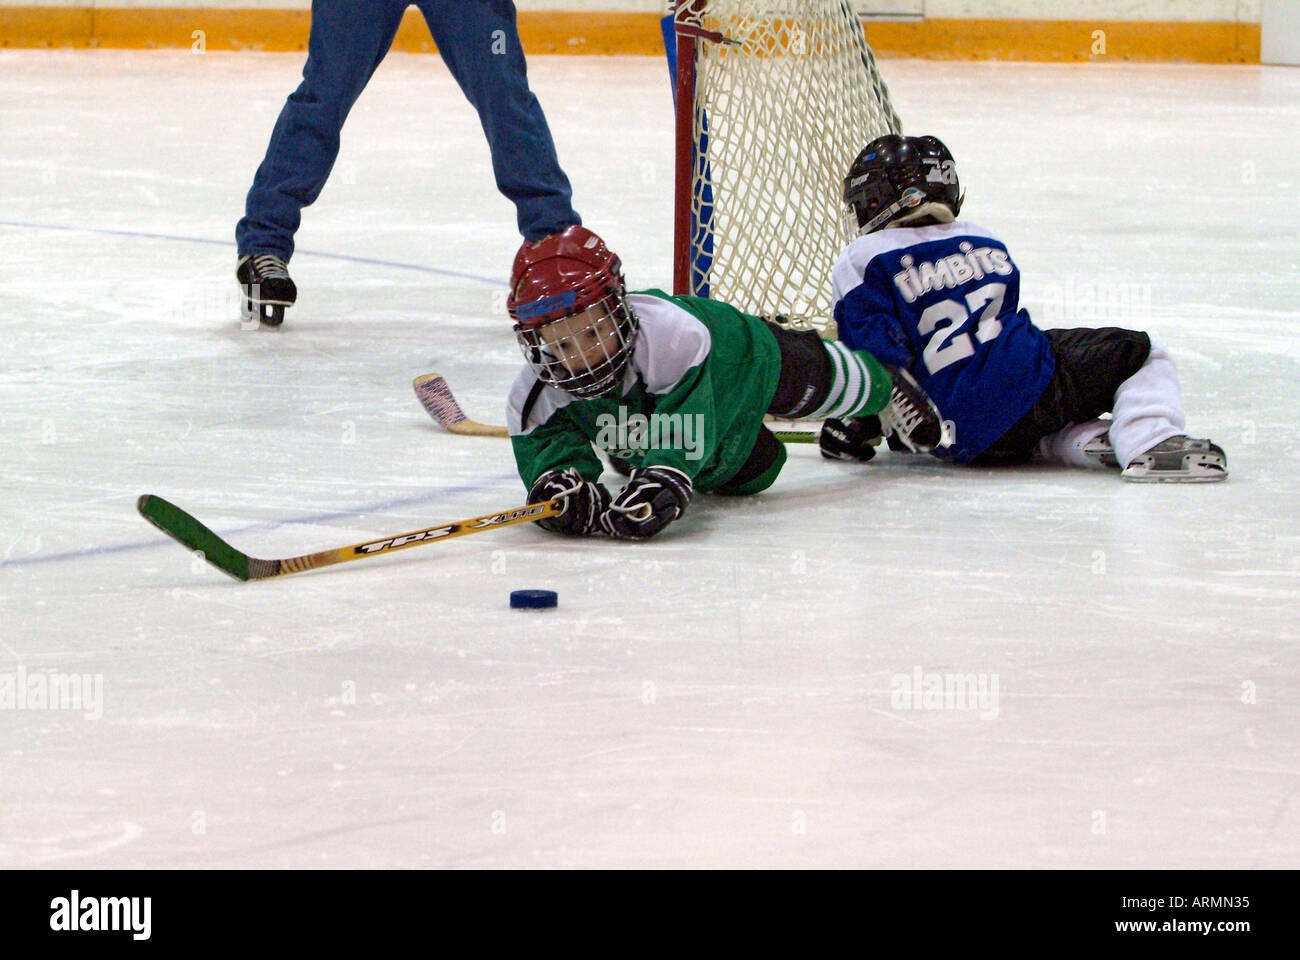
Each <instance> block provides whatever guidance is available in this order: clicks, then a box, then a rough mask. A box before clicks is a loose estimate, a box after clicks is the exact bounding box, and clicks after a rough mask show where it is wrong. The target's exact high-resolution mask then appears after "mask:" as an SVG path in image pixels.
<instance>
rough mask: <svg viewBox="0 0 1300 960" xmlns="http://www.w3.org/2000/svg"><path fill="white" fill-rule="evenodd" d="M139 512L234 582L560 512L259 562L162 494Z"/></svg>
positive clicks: (491, 516) (484, 519)
mask: <svg viewBox="0 0 1300 960" xmlns="http://www.w3.org/2000/svg"><path fill="white" fill-rule="evenodd" d="M135 506H136V509H137V510H139V511H140V516H142V517H144V518H145V519H146V520H148V521H149V522H150V523H152V524H153V525H154V526H155V527H157V528H158V529H159V530H161V531H162V532H163V533H165V534H167V536H169V537H171V538H172V539H173V540H175V541H176V542H177V543H179V544H180V545H181V546H183V547H186V548H187V549H189V550H190V551H191V552H197V553H198V554H199V555H201V556H202V557H203V559H204V560H206V561H207V562H208V563H210V564H212V565H213V566H214V567H216V568H217V569H218V570H220V571H221V572H222V573H224V574H226V575H227V576H231V577H234V578H235V579H236V580H244V581H248V580H266V579H268V578H270V577H283V576H286V575H288V574H290V573H301V572H302V571H304V570H315V569H316V568H317V567H328V566H330V565H331V564H335V563H347V562H348V561H349V560H364V559H365V558H366V557H378V556H383V555H385V554H389V553H392V552H393V551H394V550H405V549H406V548H407V547H419V546H422V545H424V544H426V543H439V542H441V541H443V540H450V539H452V538H453V537H464V536H468V535H469V534H472V533H482V532H483V531H484V530H495V529H497V528H498V527H509V526H513V525H514V524H516V523H527V522H528V521H531V520H542V519H545V518H546V517H554V516H556V515H558V514H560V513H562V512H563V510H564V503H563V501H562V500H548V501H546V502H544V503H530V504H527V505H526V506H522V507H515V508H513V509H511V510H504V511H502V512H500V513H487V514H484V515H483V516H481V517H470V518H469V519H468V520H456V521H454V522H452V523H444V524H440V525H439V526H436V527H426V528H425V529H423V530H412V531H410V532H409V533H399V534H397V535H396V536H392V537H384V538H382V539H379V540H367V541H366V542H364V543H354V544H352V545H351V546H347V547H335V548H333V549H331V550H321V551H320V552H318V553H307V554H303V555H302V556H300V557H286V558H285V559H283V560H261V559H258V558H257V557H250V556H249V555H248V554H246V553H241V552H240V551H238V550H236V549H235V548H234V547H232V546H231V545H230V544H228V543H226V541H225V540H222V539H221V538H220V537H219V536H217V535H216V534H215V533H213V532H212V531H211V530H209V529H208V528H207V527H206V526H204V525H203V524H202V523H200V522H199V521H198V520H196V519H194V517H192V516H190V515H189V514H188V513H186V512H185V511H184V510H182V509H181V508H180V507H178V506H176V505H175V504H172V503H169V502H168V501H166V500H164V499H163V498H162V497H155V496H154V495H153V494H150V493H146V494H144V495H143V496H142V497H140V498H139V499H138V500H137V501H136V503H135Z"/></svg>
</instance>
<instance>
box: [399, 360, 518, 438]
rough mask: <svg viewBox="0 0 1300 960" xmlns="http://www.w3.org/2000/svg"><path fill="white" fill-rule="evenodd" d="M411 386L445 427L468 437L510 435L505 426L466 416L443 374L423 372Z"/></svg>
mask: <svg viewBox="0 0 1300 960" xmlns="http://www.w3.org/2000/svg"><path fill="white" fill-rule="evenodd" d="M411 386H413V387H415V395H416V396H417V397H419V398H420V404H421V405H422V406H423V407H424V409H425V410H426V411H428V414H429V416H431V417H433V419H435V420H437V421H438V422H439V423H440V424H442V426H443V428H444V429H446V430H450V431H451V432H452V433H459V434H461V435H462V436H466V437H508V436H510V431H509V430H507V429H506V428H505V427H498V426H493V425H491V424H487V423H479V422H477V421H475V420H471V419H470V418H469V417H467V416H465V411H464V410H462V409H461V408H460V404H459V403H457V402H456V398H455V397H453V396H452V395H451V387H449V386H447V381H446V380H444V379H443V378H442V374H438V373H426V374H423V375H421V376H418V377H416V378H415V380H414V381H412V383H411Z"/></svg>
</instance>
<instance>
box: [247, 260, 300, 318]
mask: <svg viewBox="0 0 1300 960" xmlns="http://www.w3.org/2000/svg"><path fill="white" fill-rule="evenodd" d="M235 277H236V279H238V280H239V286H240V289H241V290H242V291H243V295H244V296H243V301H242V302H241V304H240V311H239V313H240V320H241V321H242V322H244V323H252V322H253V321H254V320H258V321H260V322H262V323H264V324H266V325H267V326H268V327H278V326H279V325H280V324H282V323H284V308H285V307H291V306H293V304H294V301H295V300H297V299H298V288H297V287H296V286H295V285H294V282H293V280H291V279H290V278H289V267H288V265H287V264H286V263H285V262H284V261H283V260H282V259H280V258H279V257H278V256H276V255H275V254H273V253H258V254H254V255H252V256H246V257H240V258H239V263H238V264H237V266H236V267H235Z"/></svg>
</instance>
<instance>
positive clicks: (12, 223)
mask: <svg viewBox="0 0 1300 960" xmlns="http://www.w3.org/2000/svg"><path fill="white" fill-rule="evenodd" d="M0 227H23V228H25V229H28V230H66V231H68V232H70V233H98V234H104V235H106V236H111V237H140V238H142V239H145V240H174V241H176V242H178V243H206V244H209V245H211V246H218V247H233V246H234V243H232V242H230V241H228V240H208V239H206V238H204V237H182V236H180V235H178V234H174V233H146V232H144V231H141V230H109V229H106V228H103V227H68V226H63V225H62V224H57V223H27V222H25V221H22V220H0ZM294 256H302V257H320V258H322V259H324V260H346V261H347V262H349V263H372V264H375V265H377V266H381V267H393V268H395V269H397V270H416V271H418V272H420V273H432V274H436V275H438V276H440V277H455V278H457V279H459V280H473V281H474V282H475V283H486V284H490V285H492V286H494V287H502V286H505V284H504V283H503V282H502V280H501V278H500V277H480V276H478V275H477V274H473V273H461V272H460V271H459V270H441V269H439V268H437V267H426V266H425V265H424V264H422V263H402V262H401V261H398V260H377V259H375V258H374V257H354V256H352V255H350V254H346V253H325V252H323V251H318V250H297V251H295V253H294Z"/></svg>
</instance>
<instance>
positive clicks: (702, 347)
mask: <svg viewBox="0 0 1300 960" xmlns="http://www.w3.org/2000/svg"><path fill="white" fill-rule="evenodd" d="M628 303H629V304H630V305H631V307H632V309H633V310H634V311H636V315H637V320H638V323H639V327H640V331H639V333H638V334H637V343H636V351H635V352H634V353H633V355H632V367H633V369H635V370H636V372H637V373H638V374H640V375H641V379H642V380H644V381H645V386H646V390H647V391H648V392H650V393H654V394H665V393H668V392H670V391H671V390H672V389H673V387H675V386H677V384H678V383H680V382H681V379H682V378H683V377H684V376H686V374H687V372H688V371H690V370H691V369H693V368H694V367H698V366H699V365H700V364H701V363H703V362H704V359H705V357H707V356H708V355H709V349H710V348H711V347H712V346H713V338H712V337H711V336H710V334H709V328H708V327H706V326H705V325H704V324H703V323H701V322H700V320H699V318H698V317H696V316H695V315H694V314H692V313H690V312H689V311H687V310H683V309H682V308H681V307H679V306H677V304H675V303H672V302H671V301H668V300H661V299H660V298H659V297H653V296H649V295H647V294H632V295H631V296H629V297H628Z"/></svg>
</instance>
